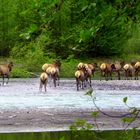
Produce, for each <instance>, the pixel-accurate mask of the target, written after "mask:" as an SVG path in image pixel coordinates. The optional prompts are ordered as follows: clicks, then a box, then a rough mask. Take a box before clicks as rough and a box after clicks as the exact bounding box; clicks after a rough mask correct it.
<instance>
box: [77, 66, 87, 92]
mask: <svg viewBox="0 0 140 140" xmlns="http://www.w3.org/2000/svg"><path fill="white" fill-rule="evenodd" d="M85 72H86V71H85V69H84V68H81V69H80V70H77V71H76V72H75V79H76V86H77V91H78V90H79V87H81V88H82V89H84V82H85V80H86V73H85Z"/></svg>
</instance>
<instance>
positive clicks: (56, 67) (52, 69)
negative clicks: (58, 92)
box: [42, 60, 61, 87]
mask: <svg viewBox="0 0 140 140" xmlns="http://www.w3.org/2000/svg"><path fill="white" fill-rule="evenodd" d="M60 67H61V62H60V61H59V60H56V61H54V63H53V64H48V63H45V64H44V65H43V66H42V70H43V71H44V72H46V73H47V74H48V76H49V77H50V79H52V80H53V83H54V87H56V81H58V86H59V80H60V77H59V75H60V74H59V73H60Z"/></svg>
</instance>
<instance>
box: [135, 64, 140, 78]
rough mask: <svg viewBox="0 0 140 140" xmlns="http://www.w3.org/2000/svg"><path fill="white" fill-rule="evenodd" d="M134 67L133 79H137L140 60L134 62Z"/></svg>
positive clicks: (139, 70)
mask: <svg viewBox="0 0 140 140" xmlns="http://www.w3.org/2000/svg"><path fill="white" fill-rule="evenodd" d="M134 69H135V80H138V79H139V78H138V77H139V72H140V62H136V63H135V65H134Z"/></svg>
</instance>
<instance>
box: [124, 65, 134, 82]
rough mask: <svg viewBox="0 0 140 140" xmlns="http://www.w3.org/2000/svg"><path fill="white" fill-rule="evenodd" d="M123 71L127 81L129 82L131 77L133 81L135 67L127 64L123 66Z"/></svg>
mask: <svg viewBox="0 0 140 140" xmlns="http://www.w3.org/2000/svg"><path fill="white" fill-rule="evenodd" d="M123 69H124V74H125V80H128V79H129V77H130V79H131V80H132V76H133V71H134V67H133V66H132V65H131V64H125V65H124V66H123Z"/></svg>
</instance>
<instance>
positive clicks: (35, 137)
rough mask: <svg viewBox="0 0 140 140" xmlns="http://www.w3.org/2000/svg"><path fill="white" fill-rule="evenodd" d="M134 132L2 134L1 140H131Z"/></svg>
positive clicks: (0, 135)
mask: <svg viewBox="0 0 140 140" xmlns="http://www.w3.org/2000/svg"><path fill="white" fill-rule="evenodd" d="M131 137H132V139H133V131H129V133H126V131H116V130H115V131H102V132H93V131H88V132H80V131H79V132H71V131H62V132H26V133H1V134H0V140H129V139H131Z"/></svg>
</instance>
